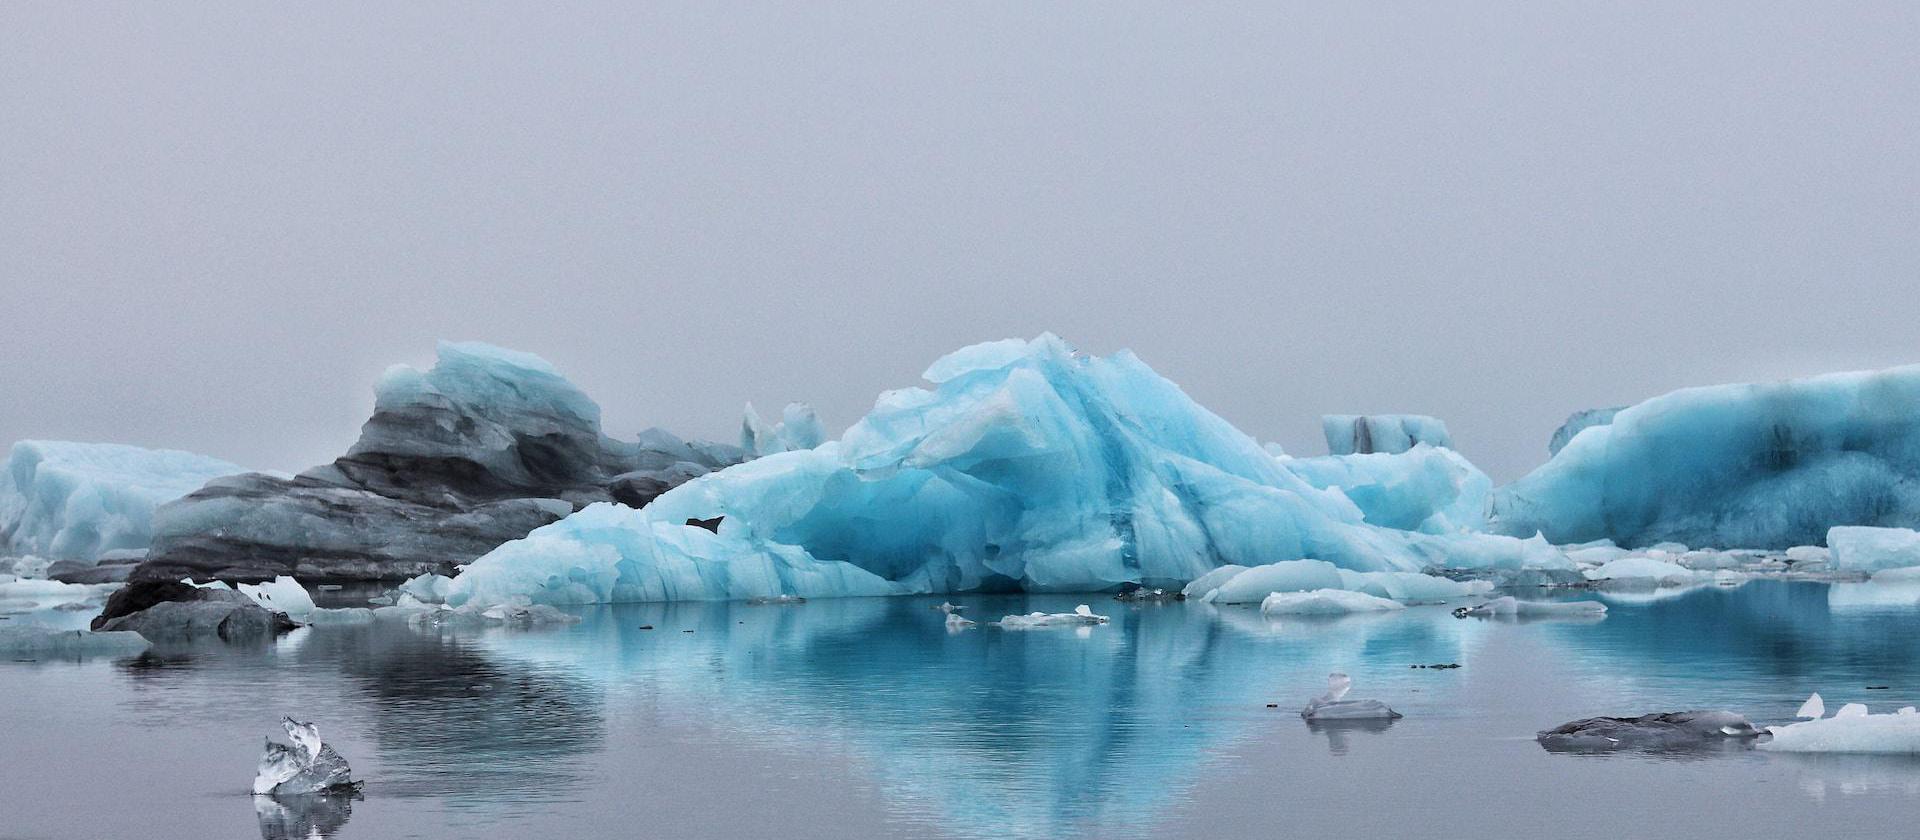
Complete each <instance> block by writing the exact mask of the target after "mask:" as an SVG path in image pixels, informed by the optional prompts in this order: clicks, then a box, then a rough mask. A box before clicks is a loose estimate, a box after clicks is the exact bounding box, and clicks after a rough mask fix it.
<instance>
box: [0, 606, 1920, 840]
mask: <svg viewBox="0 0 1920 840" xmlns="http://www.w3.org/2000/svg"><path fill="white" fill-rule="evenodd" d="M1575 597H1583V598H1590V597H1604V599H1605V600H1607V601H1608V603H1609V605H1610V607H1611V612H1610V613H1609V614H1608V615H1607V616H1606V617H1605V618H1604V619H1601V620H1597V621H1596V620H1575V621H1565V620H1541V621H1513V620H1504V621H1503V620H1481V619H1457V618H1454V617H1453V616H1452V615H1451V614H1450V613H1449V611H1448V609H1447V608H1444V607H1415V608H1411V609H1408V610H1406V611H1405V612H1401V613H1393V614H1386V615H1369V616H1353V617H1346V618H1338V619H1313V620H1307V619H1290V620H1272V621H1269V620H1266V619H1263V618H1262V617H1261V616H1260V614H1259V612H1258V611H1257V610H1255V609H1248V608H1217V609H1216V608H1214V607H1211V606H1207V605H1203V604H1188V603H1174V604H1141V605H1132V604H1122V603H1116V602H1114V601H1111V600H1105V599H1095V598H1090V597H1082V598H1074V597H1040V596H991V597H988V596H977V597H976V596H968V597H959V598H954V599H953V600H955V601H956V602H959V603H964V604H965V605H966V606H967V607H968V608H969V609H968V614H970V615H972V616H973V617H975V618H977V619H982V620H986V619H992V618H997V617H999V616H1001V615H1005V614H1008V613H1015V612H1028V611H1031V610H1035V609H1042V610H1048V611H1064V610H1068V609H1071V608H1072V607H1073V606H1074V605H1075V604H1077V603H1081V602H1087V603H1090V604H1091V605H1092V606H1094V608H1095V609H1096V611H1098V612H1102V613H1105V614H1107V615H1110V616H1112V618H1113V621H1112V623H1111V624H1108V625H1104V626H1100V627H1093V628H1086V629H1047V630H1029V631H1022V632H1013V631H1000V630H995V629H991V628H981V629H974V630H969V631H965V632H961V633H949V632H948V631H947V630H946V629H945V628H944V627H943V626H942V622H941V615H940V613H938V612H936V611H934V610H932V609H930V606H931V605H932V604H933V603H935V602H937V601H938V600H940V599H924V598H922V599H905V598H903V599H873V598H868V599H841V600H819V601H812V602H809V603H805V604H797V605H779V606H775V605H750V604H739V603H735V604H680V605H626V606H615V607H590V608H582V609H580V610H578V611H577V612H578V613H579V614H580V615H581V617H582V621H581V622H580V623H579V624H575V625H571V626H564V627H556V628H552V629H533V630H507V629H489V630H481V631H474V630H465V631H462V630H439V629H413V628H409V627H407V626H405V625H401V624H380V625H374V626H364V627H317V628H307V629H304V630H301V631H298V632H296V633H295V634H292V635H289V636H287V637H284V638H282V639H281V640H279V641H278V642H277V643H275V644H272V645H270V646H263V647H259V648H238V647H225V646H221V645H217V644H215V645H204V646H192V647H163V648H156V649H154V650H153V651H150V652H149V653H147V654H145V655H143V656H140V657H137V658H131V659H120V660H112V659H87V660H77V661H32V662H23V661H8V662H0V698H4V699H0V838H43V837H44V838H69V837H143V838H150V837H159V838H196V839H198V838H244V837H289V836H291V837H306V836H329V837H341V838H403V837H422V838H444V837H464V836H496V837H628V836H656V837H673V838H700V837H755V836H758V837H783V838H846V837H915V838H928V837H932V838H943V837H950V838H1042V837H1045V838H1072V837H1102V838H1104V837H1140V838H1161V837H1209V838H1238V837H1247V838H1254V837H1262V838H1264V837H1277V836H1294V837H1372V836H1379V837H1412V836H1473V837H1481V838H1505V837H1512V838H1561V837H1565V838H1585V837H1595V838H1600V837H1606V838H1617V837H1694V838H1721V837H1724V838H1742V839H1743V840H1745V839H1746V838H1754V837H1792V836H1843V837H1849V838H1862V837H1910V836H1912V832H1913V826H1914V824H1915V822H1916V820H1920V761H1915V760H1909V759H1904V758H1889V757H1841V756H1796V755H1779V754H1770V753H1762V752H1755V751H1751V750H1722V751H1713V752H1707V753H1691V754H1673V755H1604V756H1595V755H1566V754H1553V753H1549V752H1547V751H1545V750H1543V749H1542V748H1540V746H1539V745H1537V744H1536V743H1535V742H1534V741H1533V734H1534V732H1535V731H1537V730H1540V729H1545V728H1549V727H1552V726H1554V725H1557V724H1559V723H1562V722H1565V721H1568V720H1572V719H1575V718H1580V717H1587V716H1592V715H1600V714H1639V713H1643V712H1650V711H1663V710H1677V709H1689V708H1714V707H1724V708H1729V709H1732V710H1735V711H1739V712H1742V713H1745V714H1747V715H1748V716H1750V717H1752V718H1753V719H1754V720H1755V722H1756V723H1766V722H1774V723H1780V722H1786V721H1787V719H1788V718H1790V717H1791V715H1792V714H1793V712H1794V710H1795V708H1796V707H1797V706H1798V705H1799V703H1800V702H1801V701H1802V700H1803V699H1805V697H1806V695H1807V694H1808V693H1809V692H1812V691H1815V690H1818V691H1820V692H1821V693H1822V694H1824V695H1825V696H1826V697H1827V699H1828V701H1829V703H1830V704H1831V703H1834V702H1836V701H1838V702H1846V701H1864V702H1868V703H1870V704H1872V705H1873V706H1874V707H1875V710H1876V711H1887V710H1891V709H1892V708H1893V707H1896V706H1900V705H1908V704H1916V703H1920V589H1915V588H1903V587H1889V586H1879V585H1875V584H1835V585H1828V584H1824V583H1798V582H1797V583H1787V582H1781V581H1758V582H1754V583H1750V584H1748V585H1746V586H1742V587H1738V588H1722V587H1708V588H1702V589H1694V590H1688V591H1684V592H1662V593H1648V594H1641V595H1632V596H1596V595H1593V594H1590V593H1583V594H1581V595H1579V596H1575ZM645 627H651V628H652V629H643V628H645ZM1440 663H1459V664H1460V666H1461V667H1460V668H1458V669H1442V670H1435V669H1425V668H1413V667H1410V666H1413V665H1427V664H1440ZM1335 670H1339V671H1345V672H1347V673H1349V674H1351V675H1352V676H1353V678H1354V685H1355V688H1354V692H1353V695H1352V696H1354V697H1377V698H1380V699H1383V700H1386V701H1387V702H1389V703H1390V704H1392V705H1393V706H1394V707H1395V708H1396V709H1398V710H1399V711H1401V712H1402V713H1404V714H1405V715H1406V716H1405V718H1403V719H1401V720H1398V721H1395V722H1393V723H1391V724H1390V725H1371V726H1357V725H1356V726H1346V727H1316V726H1309V725H1308V724H1307V723H1305V722H1304V721H1302V720H1301V719H1300V717H1299V715H1298V710H1299V708H1300V707H1301V706H1302V705H1304V704H1305V702H1306V700H1307V699H1308V698H1310V697H1311V696H1313V695H1314V694H1317V693H1318V692H1319V691H1320V690H1321V689H1322V688H1323V687H1324V684H1325V681H1326V675H1327V673H1328V672H1330V671H1335ZM1867 686H1884V688H1874V689H1868V688H1867ZM1270 703H1272V704H1277V708H1268V704H1270ZM284 714H291V715H294V716H295V717H299V718H302V719H311V720H313V721H315V722H316V723H318V724H319V725H320V727H321V731H322V733H323V735H324V736H325V737H326V738H327V740H328V741H329V742H330V743H333V744H334V745H335V746H336V747H337V748H338V749H339V750H340V751H341V753H343V754H344V755H345V756H346V757H347V758H348V759H349V760H350V761H351V762H352V763H353V766H354V769H355V770H356V773H357V775H359V776H361V777H363V778H365V780H366V789H365V792H364V795H363V797H362V798H360V799H358V800H354V801H346V802H334V803H331V804H329V805H326V806H324V807H318V808H304V809H303V808H299V807H292V808H288V807H282V806H280V805H276V804H275V803H273V802H272V800H267V799H256V798H255V797H252V796H249V795H248V792H247V785H248V783H249V781H250V780H251V779H252V775H253V768H254V762H255V761H256V760H257V758H258V756H259V751H260V744H261V739H262V738H263V737H264V736H266V735H268V734H271V733H276V732H278V726H277V722H278V720H279V718H280V716H281V715H284Z"/></svg>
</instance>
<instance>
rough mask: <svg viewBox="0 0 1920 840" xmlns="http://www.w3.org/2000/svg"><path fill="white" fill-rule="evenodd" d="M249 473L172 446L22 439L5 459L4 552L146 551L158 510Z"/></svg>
mask: <svg viewBox="0 0 1920 840" xmlns="http://www.w3.org/2000/svg"><path fill="white" fill-rule="evenodd" d="M245 471H246V468H244V467H241V466H237V465H235V464H230V463H227V462H226V461H222V460H220V459H218V458H209V457H207V456H205V455H195V454H193V453H191V452H180V451H177V450H172V449H142V448H140V447H138V446H125V445H122V444H117V443H72V442H68V441H53V440H23V441H20V442H18V443H15V444H14V445H13V448H12V450H11V451H10V452H9V453H8V455H7V458H6V460H5V461H4V462H0V556H7V555H29V554H30V555H37V556H40V557H45V558H49V559H54V560H82V561H92V560H96V559H98V558H99V557H100V555H101V554H104V553H106V552H109V551H116V550H144V549H145V548H147V545H148V543H149V542H151V541H152V539H153V513H154V509H155V508H156V507H158V506H159V505H161V504H162V503H164V502H169V501H172V500H174V499H177V498H180V497H181V496H185V495H186V494H188V493H191V492H193V491H195V490H198V489H200V486H201V485H203V484H206V483H207V482H208V481H210V480H212V479H215V478H219V477H220V476H225V475H234V474H236V473H242V472H245Z"/></svg>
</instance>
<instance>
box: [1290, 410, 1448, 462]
mask: <svg viewBox="0 0 1920 840" xmlns="http://www.w3.org/2000/svg"><path fill="white" fill-rule="evenodd" d="M1320 431H1321V433H1322V434H1325V435H1326V436H1327V452H1329V453H1331V454H1334V455H1370V454H1373V453H1376V452H1381V453H1387V454H1392V453H1395V452H1405V451H1407V450H1409V449H1412V448H1413V447H1414V446H1416V445H1418V444H1422V443H1424V444H1427V445H1428V446H1439V447H1445V448H1449V449H1451V448H1452V447H1453V438H1452V437H1450V436H1448V434H1447V424H1445V423H1442V422H1440V420H1439V419H1438V418H1434V417H1428V416H1426V415H1424V414H1328V415H1326V416H1324V417H1321V418H1320Z"/></svg>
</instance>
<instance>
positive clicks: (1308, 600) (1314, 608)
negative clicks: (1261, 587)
mask: <svg viewBox="0 0 1920 840" xmlns="http://www.w3.org/2000/svg"><path fill="white" fill-rule="evenodd" d="M1404 609H1406V605H1405V604H1402V603H1400V602H1399V601H1390V600H1388V599H1386V598H1376V597H1374V596H1372V595H1368V594H1366V593H1363V592H1348V591H1346V590H1344V589H1316V590H1314V591H1312V592H1275V593H1273V594H1272V595H1268V596H1267V597H1266V600H1264V601H1261V602H1260V612H1262V613H1264V614H1266V615H1345V614H1347V613H1360V612H1386V611H1391V610H1404Z"/></svg>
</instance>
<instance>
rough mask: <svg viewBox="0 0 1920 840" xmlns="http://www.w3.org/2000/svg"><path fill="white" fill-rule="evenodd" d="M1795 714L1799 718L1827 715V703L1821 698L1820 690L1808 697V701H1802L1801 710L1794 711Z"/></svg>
mask: <svg viewBox="0 0 1920 840" xmlns="http://www.w3.org/2000/svg"><path fill="white" fill-rule="evenodd" d="M1793 716H1794V717H1797V718H1822V717H1826V716H1827V704H1826V702H1825V701H1823V700H1821V699H1820V692H1818V691H1816V692H1814V693H1813V696H1811V697H1808V698H1807V702H1805V703H1801V704H1800V711H1797V712H1794V713H1793Z"/></svg>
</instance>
